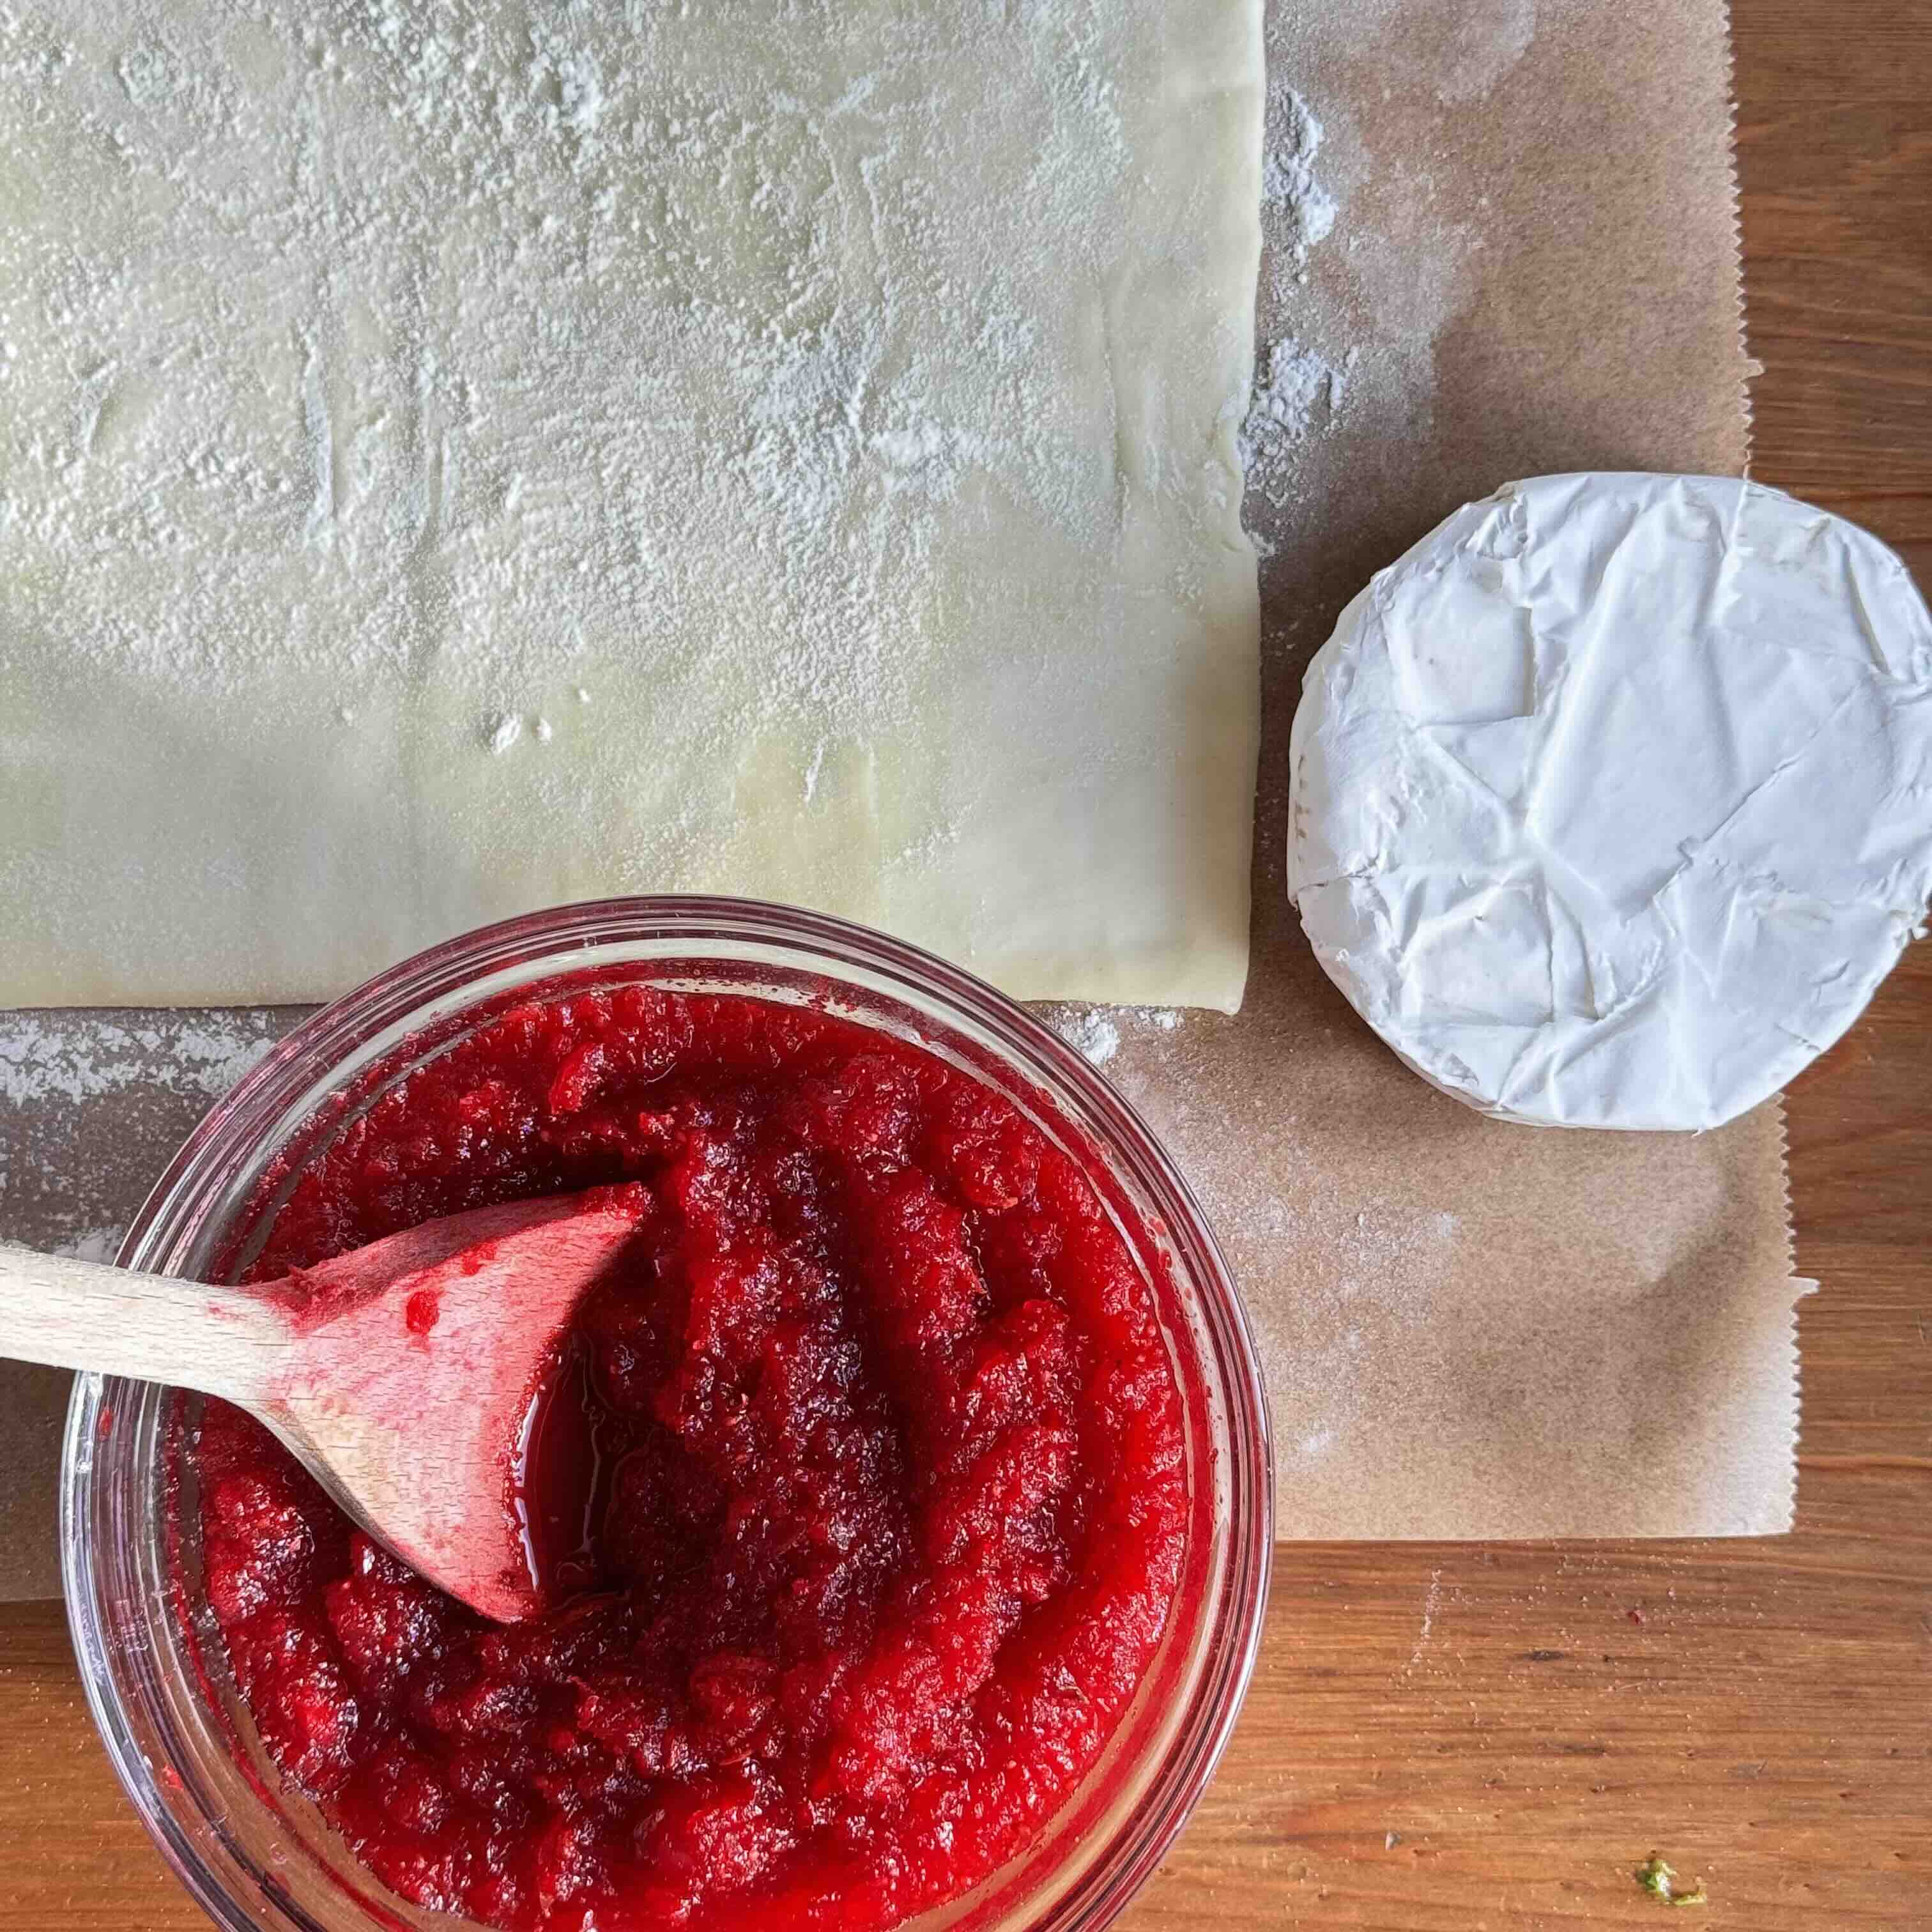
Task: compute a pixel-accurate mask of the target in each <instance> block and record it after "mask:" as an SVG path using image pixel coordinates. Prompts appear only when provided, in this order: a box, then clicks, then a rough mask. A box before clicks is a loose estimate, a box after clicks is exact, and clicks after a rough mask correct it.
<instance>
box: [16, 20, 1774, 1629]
mask: <svg viewBox="0 0 1932 1932" xmlns="http://www.w3.org/2000/svg"><path fill="white" fill-rule="evenodd" d="M1268 56H1269V66H1270V86H1271V112H1270V115H1269V135H1268V138H1269V142H1270V148H1271V152H1273V153H1277V154H1283V155H1286V156H1288V157H1290V158H1291V159H1292V160H1295V166H1291V167H1289V168H1288V169H1286V170H1285V171H1280V170H1278V171H1277V186H1279V185H1280V178H1282V177H1283V174H1284V173H1285V175H1286V178H1287V180H1288V181H1289V191H1288V192H1286V193H1285V194H1284V195H1283V196H1282V197H1281V198H1280V199H1278V200H1277V202H1276V203H1275V205H1272V206H1271V208H1270V209H1269V211H1268V214H1267V216H1266V218H1265V229H1266V233H1267V235H1268V252H1267V256H1266V258H1265V260H1264V263H1263V265H1262V294H1261V304H1260V338H1261V346H1262V349H1263V351H1264V360H1266V359H1267V358H1268V353H1269V352H1271V351H1272V350H1273V348H1274V345H1275V344H1277V343H1280V342H1283V341H1286V342H1288V343H1289V344H1291V345H1292V353H1291V354H1290V356H1289V358H1288V362H1289V365H1292V368H1295V369H1296V370H1299V371H1304V372H1306V373H1308V374H1310V375H1311V376H1312V377H1313V381H1312V383H1310V384H1305V385H1304V386H1303V387H1302V389H1301V392H1298V398H1297V401H1296V404H1295V407H1294V408H1293V409H1292V410H1290V412H1289V416H1290V419H1291V421H1290V427H1291V428H1292V434H1283V435H1280V436H1277V437H1274V438H1273V439H1271V440H1270V441H1269V442H1268V446H1267V447H1265V448H1264V449H1262V450H1261V451H1260V452H1259V453H1258V458H1257V465H1256V480H1255V486H1254V488H1253V490H1252V492H1251V496H1250V511H1249V520H1250V527H1251V528H1253V529H1255V530H1256V532H1257V533H1258V534H1259V535H1260V536H1261V537H1262V538H1264V540H1265V541H1266V542H1267V543H1268V544H1270V545H1271V546H1272V549H1271V554H1270V555H1269V556H1268V558H1267V559H1266V560H1265V562H1264V564H1263V565H1262V586H1263V601H1264V672H1263V679H1264V692H1263V703H1264V718H1263V748H1262V768H1261V774H1260V812H1259V826H1258V830H1257V835H1256V884H1255V942H1256V944H1255V953H1254V961H1253V971H1252V973H1251V976H1250V983H1249V994H1248V1000H1247V1006H1246V1008H1245V1010H1244V1011H1243V1012H1242V1013H1241V1015H1240V1016H1238V1017H1237V1018H1235V1019H1220V1018H1219V1017H1217V1016H1205V1015H1201V1014H1193V1013H1190V1014H1187V1015H1186V1016H1180V1017H1178V1018H1177V1016H1173V1015H1141V1014H1134V1013H1120V1014H1112V1015H1103V1016H1084V1018H1085V1028H1084V1033H1083V1037H1089V1038H1099V1039H1100V1040H1103V1041H1104V1042H1105V1043H1106V1046H1105V1047H1104V1048H1103V1051H1106V1054H1107V1057H1106V1071H1107V1072H1108V1073H1109V1076H1110V1077H1112V1078H1113V1079H1115V1081H1116V1082H1118V1085H1120V1086H1121V1088H1122V1089H1123V1090H1124V1091H1125V1092H1126V1093H1127V1094H1128V1095H1129V1097H1130V1098H1131V1099H1133V1100H1134V1101H1135V1102H1136V1103H1137V1104H1138V1105H1139V1106H1141V1107H1142V1109H1143V1110H1144V1111H1145V1112H1146V1114H1147V1115H1148V1118H1149V1119H1150V1120H1151V1122H1152V1124H1154V1127H1155V1128H1156V1129H1157V1130H1158V1131H1159V1132H1160V1133H1162V1134H1163V1136H1165V1137H1166V1139H1167V1140H1168V1142H1169V1145H1171V1146H1172V1148H1173V1149H1174V1151H1175V1153H1176V1154H1177V1155H1178V1157H1179V1159H1180V1160H1181V1163H1182V1165H1183V1166H1184V1168H1185V1169H1187V1172H1188V1173H1189V1174H1190V1177H1191V1178H1192V1179H1193V1181H1194V1183H1195V1184H1196V1187H1197V1188H1198V1189H1199V1190H1200V1192H1201V1193H1202V1196H1203V1198H1204V1199H1205V1202H1206V1203H1207V1205H1208V1209H1209V1211H1210V1213H1211V1216H1212V1217H1213V1219H1214V1221H1215V1223H1216V1225H1217V1228H1218V1229H1220V1232H1221V1234H1222V1236H1223V1240H1224V1241H1225V1242H1226V1246H1227V1248H1228V1250H1229V1255H1230V1257H1231V1259H1232V1261H1233V1262H1234V1264H1235V1268H1236V1269H1237V1271H1238V1274H1239V1275H1240V1277H1241V1280H1242V1282H1243V1284H1244V1288H1245V1289H1246V1292H1247V1296H1248V1299H1249V1301H1250V1306H1251V1307H1252V1309H1253V1313H1254V1316H1255V1319H1256V1325H1257V1328H1259V1331H1260V1334H1261V1338H1262V1347H1263V1350H1264V1353H1265V1356H1266V1358H1267V1364H1268V1374H1269V1379H1270V1385H1271V1394H1272V1397H1273V1401H1274V1424H1275V1430H1276V1437H1277V1474H1278V1478H1279V1483H1278V1497H1277V1500H1278V1508H1279V1517H1278V1522H1279V1528H1280V1533H1281V1535H1283V1536H1284V1537H1289V1538H1361V1539H1374V1538H1409V1537H1442V1538H1515V1537H1530V1536H1536V1537H1541V1536H1611V1535H1642V1536H1682V1535H1753V1534H1760V1533H1766V1532H1777V1531H1781V1530H1783V1529H1787V1528H1788V1527H1789V1525H1790V1515H1791V1506H1792V1494H1793V1451H1794V1442H1795V1433H1796V1421H1797V1391H1796V1354H1795V1349H1794V1343H1793V1319H1792V1316H1793V1304H1794V1303H1795V1301H1796V1297H1797V1296H1798V1295H1799V1293H1800V1292H1802V1289H1803V1288H1804V1287H1805V1286H1806V1284H1803V1283H1799V1282H1797V1281H1796V1280H1794V1279H1793V1277H1792V1276H1791V1273H1790V1260H1789V1254H1790V1250H1789V1240H1788V1232H1787V1211H1786V1200H1785V1187H1784V1153H1783V1133H1782V1128H1781V1121H1780V1118H1779V1115H1778V1111H1777V1109H1775V1107H1768V1108H1766V1109H1761V1110H1760V1112H1758V1113H1757V1114H1755V1115H1752V1116H1751V1117H1750V1118H1748V1119H1746V1120H1744V1121H1740V1122H1738V1123H1736V1124H1734V1125H1733V1127H1730V1128H1727V1129H1726V1130H1724V1131H1722V1132H1721V1133H1714V1134H1710V1135H1706V1136H1703V1137H1701V1138H1698V1139H1689V1138H1682V1137H1676V1136H1670V1137H1666V1136H1619V1135H1605V1134H1572V1133H1557V1132H1539V1131H1537V1130H1532V1129H1528V1128H1521V1127H1509V1126H1505V1125H1503V1124H1499V1123H1496V1122H1493V1121H1487V1120H1484V1119H1483V1118H1481V1117H1479V1116H1478V1115H1475V1114H1474V1113H1472V1112H1469V1110H1468V1109H1465V1108H1463V1107H1461V1106H1459V1105H1458V1104H1457V1103H1455V1102H1454V1101H1452V1100H1448V1098H1446V1097H1444V1096H1442V1095H1441V1094H1437V1093H1436V1092H1434V1091H1433V1090H1431V1089H1430V1088H1427V1087H1425V1086H1424V1085H1423V1084H1422V1083H1421V1082H1419V1081H1418V1080H1416V1079H1415V1078H1414V1077H1413V1076H1411V1075H1410V1074H1409V1073H1407V1072H1406V1071H1405V1070H1403V1068H1402V1067H1400V1065H1399V1064H1398V1063H1397V1061H1395V1060H1394V1058H1393V1057H1391V1055H1388V1053H1387V1052H1385V1051H1384V1050H1383V1049H1382V1047H1381V1046H1380V1045H1379V1043H1377V1042H1376V1040H1374V1039H1373V1037H1371V1036H1370V1034H1368V1033H1367V1031H1366V1030H1365V1029H1364V1028H1363V1027H1362V1026H1361V1023H1360V1022H1358V1020H1357V1019H1356V1018H1355V1016H1354V1014H1353V1013H1352V1012H1351V1010H1349V1007H1347V1006H1346V1004H1345V1003H1344V1002H1343V1000H1342V998H1341V997H1340V995H1339V994H1337V992H1335V991H1334V989H1333V988H1331V986H1330V985H1329V984H1328V981H1327V980H1326V979H1325V977H1323V976H1322V973H1321V971H1320V970H1319V968H1318V967H1317V966H1316V964H1315V962H1314V961H1313V959H1312V957H1311V956H1310V954H1309V953H1308V950H1307V947H1306V946H1305V944H1304V943H1303V941H1302V938H1301V932H1300V929H1299V927H1298V924H1297V922H1296V921H1295V916H1294V913H1293V910H1292V908H1291V907H1289V904H1288V903H1287V900H1286V893H1285V891H1284V889H1283V878H1282V847H1283V837H1284V831H1285V823H1284V812H1283V780H1284V778H1285V775H1286V774H1285V770H1284V762H1285V758H1286V748H1287V742H1288V730H1289V721H1290V720H1291V718H1292V715H1293V712H1294V707H1295V701H1296V699H1297V697H1298V694H1299V691H1300V687H1301V673H1302V670H1303V667H1304V665H1305V664H1306V663H1307V659H1308V658H1309V656H1310V654H1311V653H1312V652H1313V650H1314V649H1315V648H1316V646H1317V645H1319V643H1320V642H1321V641H1322V639H1323V638H1324V637H1325V636H1326V635H1327V634H1328V629H1329V628H1330V627H1331V625H1332V623H1333V621H1334V617H1335V615H1336V613H1337V612H1338V611H1339V610H1340V608H1341V607H1342V605H1343V603H1345V602H1346V601H1347V599H1348V598H1349V596H1351V595H1352V594H1353V593H1354V592H1355V590H1357V589H1359V588H1360V586H1361V583H1363V582H1364V580H1366V579H1367V577H1369V576H1370V574H1372V573H1373V571H1375V570H1376V569H1377V568H1379V567H1380V566H1381V565H1383V564H1385V563H1387V562H1390V561H1391V560H1392V559H1393V558H1394V556H1396V555H1397V553H1399V552H1400V550H1403V548H1404V547H1406V546H1407V545H1408V544H1409V543H1411V542H1412V541H1414V540H1415V538H1417V537H1418V536H1420V535H1422V534H1423V532H1424V531H1425V530H1427V529H1428V528H1429V527H1430V526H1432V525H1433V523H1436V521H1437V520H1439V519H1440V518H1441V517H1442V516H1444V515H1445V514H1447V513H1448V511H1450V510H1451V509H1453V508H1454V507H1455V506H1456V505H1457V504H1458V503H1460V502H1463V501H1464V500H1465V499H1468V498H1469V497H1472V496H1478V495H1481V494H1482V493H1485V492H1487V491H1488V490H1490V489H1492V488H1493V487H1496V485H1497V484H1499V483H1502V482H1503V481H1506V480H1508V479H1509V478H1513V477H1516V476H1520V475H1532V474H1535V473H1537V472H1541V471H1547V470H1555V469H1588V468H1641V469H1694V470H1706V471H1713V472H1736V471H1737V470H1739V469H1740V468H1741V467H1742V465H1743V463H1744V460H1745V455H1746V443H1747V425H1746V417H1745V377H1746V364H1745V356H1744V353H1743V349H1742V343H1741V340H1740V336H1739V294H1738V290H1739V284H1738V260H1737V247H1736V222H1735V194H1734V190H1733V179H1732V172H1731V162H1730V138H1729V128H1730V100H1729V87H1730V69H1729V55H1728V49H1727V40H1726V33H1725V21H1724V11H1723V8H1722V6H1721V0H1272V4H1271V7H1270V11H1269V20H1268ZM1291 93H1292V95H1295V96H1298V97H1299V98H1300V99H1301V101H1302V102H1304V103H1305V104H1306V106H1307V110H1308V112H1309V113H1312V114H1313V115H1314V116H1315V117H1316V119H1317V120H1318V121H1319V123H1320V126H1321V130H1322V132H1321V138H1320V140H1319V144H1317V145H1316V146H1315V147H1314V148H1313V152H1312V153H1310V152H1307V149H1308V148H1309V146H1310V141H1309V138H1308V136H1307V128H1306V124H1305V122H1303V121H1298V119H1297V117H1296V114H1295V110H1294V107H1293V105H1292V102H1291V101H1289V95H1290V94H1291ZM1296 184H1299V185H1298V186H1297V185H1296ZM1330 202H1332V204H1333V206H1332V217H1333V218H1332V225H1327V224H1328V217H1329V214H1330V213H1331V210H1330V208H1329V206H1328V204H1329V203H1330ZM1324 370H1326V371H1328V372H1329V373H1328V375H1326V376H1324V375H1323V374H1322V371H1324ZM296 1017H298V1016H297V1015H296V1014H295V1013H292V1012H288V1011H284V1012H281V1013H263V1014H259V1015H236V1016H196V1015H188V1016H170V1017H169V1018H168V1019H166V1021H165V1022H163V1020H162V1019H161V1018H160V1016H141V1015H126V1014H122V1015H114V1016H101V1015H95V1014H87V1013H72V1014H60V1015H53V1014H45V1015H37V1016H6V1015H0V1231H3V1232H5V1235H7V1236H8V1237H10V1238H13V1239H17V1240H21V1241H27V1242H29V1243H32V1244H36V1245H43V1246H46V1247H53V1246H55V1245H58V1244H65V1245H67V1246H68V1247H82V1248H83V1249H84V1250H88V1251H91V1252H95V1253H101V1252H103V1251H105V1252H107V1253H110V1254H111V1251H112V1242H113V1240H114V1239H115V1238H118V1230H119V1229H121V1228H123V1227H124V1226H125V1225H126V1224H127V1222H128V1221H129V1220H130V1219H131V1218H132V1217H133V1213H134V1211H135V1210H136V1208H137V1207H138V1205H139V1202H140V1200H141V1199H142V1196H144V1195H145V1192H146V1190H147V1188H148V1184H149V1183H150V1182H151V1180H152V1179H153V1178H154V1177H155V1176H156V1175H157V1174H158V1173H159V1172H160V1169H162V1167H163V1166H164V1165H165V1163H166V1160H168V1158H169V1156H170V1155H171V1154H172V1151H174V1149H175V1147H176V1146H177V1145H178V1143H179V1142H180V1141H181V1139H183V1138H184V1136H185V1135H186V1134H187V1132H188V1131H189V1130H190V1128H191V1127H193V1124H194V1122H195V1121H196V1119H197V1118H199V1115H200V1114H201V1113H202V1112H203V1111H204V1110H205V1108H206V1106H208V1103H209V1101H210V1100H211V1097H213V1095H214V1094H215V1093H217V1092H218V1091H220V1088H221V1087H222V1085H223V1084H225V1082H226V1080H227V1079H229V1077H231V1076H233V1075H235V1074H236V1073H239V1071H240V1070H241V1068H242V1067H243V1066H244V1065H245V1064H247V1062H248V1060H249V1059H250V1058H251V1057H252V1056H253V1055H254V1053H255V1052H257V1051H259V1050H260V1048H261V1047H263V1046H265V1045H266V1043H267V1041H268V1040H270V1039H272V1038H273V1037H275V1036H276V1035H278V1034H279V1033H280V1032H281V1031H284V1030H286V1028H287V1027H288V1026H289V1025H293V1022H294V1021H295V1019H296ZM1061 1018H1063V1019H1068V1018H1072V1019H1076V1020H1078V1019H1082V1018H1083V1016H1067V1015H1064V1014H1063V1015H1062V1016H1061ZM1096 1019H1097V1020H1098V1022H1099V1025H1098V1026H1097V1027H1096V1026H1095V1025H1094V1022H1095V1020H1096ZM148 1034H153V1035H154V1040H153V1041H152V1043H148V1042H147V1041H146V1040H145V1036H146V1035H148ZM1115 1035H1118V1042H1119V1043H1118V1049H1112V1042H1113V1039H1114V1037H1115ZM1108 1049H1112V1050H1111V1051H1108ZM65 1381H66V1379H65V1377H64V1376H58V1375H55V1374H52V1373H46V1372H43V1371H39V1370H23V1369H18V1368H13V1367H8V1366H7V1365H5V1364H0V1471H3V1472H4V1475H0V1598H18V1597H28V1596H38V1595H50V1594H52V1593H53V1592H55V1591H56V1590H57V1589H58V1571H57V1568H56V1565H55V1541H54V1521H53V1514H54V1504H53V1484H54V1473H55V1460H56V1457H57V1454H58V1418H59V1415H60V1413H61V1411H62V1407H63V1406H64V1401H65Z"/></svg>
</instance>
